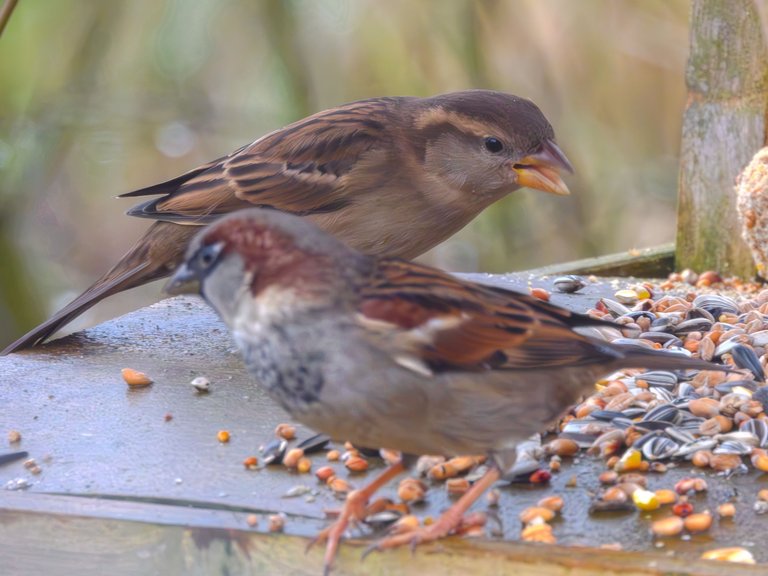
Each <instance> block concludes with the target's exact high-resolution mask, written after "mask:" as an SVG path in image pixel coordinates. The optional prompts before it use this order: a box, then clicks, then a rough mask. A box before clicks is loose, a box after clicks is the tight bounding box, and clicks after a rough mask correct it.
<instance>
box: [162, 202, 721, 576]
mask: <svg viewBox="0 0 768 576" xmlns="http://www.w3.org/2000/svg"><path fill="white" fill-rule="evenodd" d="M166 290H167V291H168V292H170V293H182V292H195V293H199V294H201V295H202V296H203V298H205V300H206V301H207V302H208V303H209V304H210V305H211V306H212V307H213V308H214V309H216V311H217V312H218V314H219V315H220V316H221V318H222V319H223V320H224V322H225V323H226V324H227V325H228V326H229V328H230V329H231V331H232V334H233V336H234V339H235V342H236V343H237V345H238V347H239V348H240V350H241V351H242V353H243V358H244V361H245V364H246V366H247V367H248V370H249V371H250V372H251V374H253V376H255V378H256V380H257V381H258V383H259V384H260V385H261V386H263V387H264V388H265V389H266V390H267V391H268V392H269V394H270V395H271V396H272V397H273V398H274V399H275V400H276V401H278V402H279V403H280V404H281V405H282V407H283V408H285V410H286V411H288V412H289V413H290V414H291V416H292V417H293V418H295V419H296V420H298V421H300V422H302V423H304V424H306V425H307V426H309V427H311V428H313V429H315V430H317V431H320V432H324V433H326V434H328V435H329V436H331V437H332V438H334V439H337V440H350V441H351V442H352V443H353V444H355V445H357V446H369V447H383V448H390V449H392V450H398V451H400V452H402V453H403V454H409V455H419V454H444V455H447V456H451V455H459V454H484V453H486V454H488V455H489V456H490V457H491V460H492V461H493V462H494V465H493V466H492V467H491V468H490V470H489V472H488V473H487V474H486V475H485V476H484V477H483V478H482V479H481V480H479V481H478V482H476V483H475V484H474V485H473V486H472V488H471V489H470V490H469V491H468V492H467V493H466V494H465V495H464V496H463V497H462V498H461V499H460V500H459V501H458V502H457V503H456V504H455V505H454V506H453V507H452V508H451V509H449V510H448V511H447V512H446V513H445V514H444V515H443V516H442V517H441V518H440V519H439V520H438V521H437V522H435V523H434V524H432V525H430V526H428V527H425V528H420V529H417V530H416V531H415V532H409V533H407V534H404V535H396V536H392V537H390V538H388V539H385V540H384V541H382V542H380V543H379V544H378V546H377V547H378V548H387V547H391V546H396V545H401V544H405V543H418V542H423V541H428V540H434V539H437V538H440V537H443V536H445V535H447V534H449V533H451V531H453V530H454V529H456V527H457V526H458V525H459V524H460V522H461V519H462V515H463V513H464V512H465V511H466V510H467V509H468V508H469V506H470V505H471V504H472V502H474V500H476V499H477V497H478V496H479V495H480V494H482V492H483V491H484V490H485V489H486V488H488V487H489V486H490V485H491V484H493V482H495V481H496V480H497V479H498V478H499V476H500V474H502V473H504V472H506V471H508V470H509V469H510V468H511V467H512V465H513V463H514V459H515V444H516V443H517V442H519V441H521V440H523V439H525V438H527V437H528V436H529V435H530V434H532V433H533V432H536V431H538V430H541V429H542V428H544V427H545V426H547V425H548V424H550V423H552V422H553V421H554V420H555V419H556V418H557V417H558V416H559V415H560V414H561V413H562V412H563V411H564V409H565V408H566V407H568V406H569V405H571V404H573V403H574V402H575V401H576V400H577V399H578V398H579V396H581V395H582V394H585V393H587V392H588V391H590V389H591V388H592V386H593V384H594V382H595V380H596V379H597V378H598V377H599V376H600V375H602V374H605V373H608V372H610V371H613V370H615V369H618V368H620V367H646V368H665V369H683V368H710V369H711V368H714V366H712V365H710V364H708V363H706V362H703V361H701V360H695V359H691V358H686V357H684V356H680V355H676V354H672V353H669V352H660V351H656V350H648V349H645V348H638V347H636V346H627V345H623V346H621V345H614V344H610V343H607V342H604V341H601V340H596V339H593V338H591V337H588V336H584V335H581V334H579V333H577V332H575V331H574V330H573V328H574V327H576V326H587V325H606V324H608V323H605V322H602V321H600V320H595V319H592V318H590V317H588V316H583V315H579V314H574V313H571V312H569V311H567V310H565V309H562V308H558V307H556V306H553V305H551V304H547V303H544V302H541V301H539V300H536V299H534V298H532V297H531V296H528V295H524V294H518V293H515V292H510V291H507V290H504V289H501V288H495V287H488V286H482V285H479V284H474V283H471V282H465V281H462V280H459V279H457V278H455V277H453V276H451V275H449V274H447V273H444V272H441V271H440V270H436V269H434V268H430V267H427V266H423V265H419V264H415V263H409V262H406V261H403V260H400V259H395V258H388V257H381V256H369V255H363V254H362V253H360V252H357V251H355V250H353V249H351V248H349V247H347V246H346V245H344V244H342V243H341V242H340V241H338V240H337V239H335V238H333V237H332V236H330V235H329V234H327V233H325V232H323V231H321V230H319V229H318V228H317V227H316V226H314V225H312V224H311V223H310V222H307V221H305V220H302V219H300V218H297V217H295V216H292V215H289V214H283V213H279V212H275V211H266V210H260V209H251V210H246V211H241V212H238V213H236V214H232V215H229V216H227V217H224V218H223V219H221V220H219V221H218V222H216V223H214V224H212V225H211V226H210V227H209V228H206V229H204V230H202V231H201V232H200V233H199V234H198V235H197V236H196V237H195V238H194V240H193V241H192V243H191V245H190V246H189V249H188V251H187V255H186V259H185V261H184V263H183V264H182V265H181V266H180V267H179V268H178V270H177V271H176V273H175V275H174V276H173V277H172V278H171V280H170V281H169V283H168V285H167V286H166ZM404 467H405V465H404V463H403V461H401V462H400V463H398V464H395V465H393V466H391V467H390V468H389V469H387V470H386V471H385V472H384V473H383V474H382V475H381V477H379V478H377V479H376V480H375V481H374V482H373V483H372V484H371V485H369V486H368V487H366V488H363V489H362V490H359V491H357V492H353V493H352V495H351V496H350V498H349V499H348V501H347V503H346V505H345V507H344V510H343V511H342V515H341V517H340V519H339V520H338V521H337V522H336V523H335V524H334V525H332V526H331V527H330V528H328V529H326V530H325V531H324V532H323V533H321V536H320V539H327V541H328V544H327V548H326V569H328V568H329V567H330V564H331V562H332V560H333V557H334V554H335V550H336V547H337V545H338V541H339V539H340V537H341V535H342V534H343V531H344V529H345V526H346V524H347V522H348V521H349V520H354V519H360V518H362V517H363V516H364V512H363V511H364V510H365V505H366V503H367V500H368V498H369V497H370V496H371V495H372V494H373V492H374V491H375V490H376V489H377V488H378V487H380V486H381V485H383V484H384V483H386V482H387V481H388V480H390V479H391V478H393V477H394V476H395V475H397V474H399V473H400V472H401V471H402V470H403V469H404Z"/></svg>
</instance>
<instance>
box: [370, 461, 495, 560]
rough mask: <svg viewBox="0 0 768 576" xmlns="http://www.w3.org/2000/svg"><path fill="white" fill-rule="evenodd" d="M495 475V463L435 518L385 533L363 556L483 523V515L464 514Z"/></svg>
mask: <svg viewBox="0 0 768 576" xmlns="http://www.w3.org/2000/svg"><path fill="white" fill-rule="evenodd" d="M499 477H500V473H499V469H498V468H496V467H495V466H494V467H492V468H490V469H489V470H488V472H486V473H485V474H484V475H483V476H482V478H480V479H479V480H478V481H477V482H475V483H474V484H473V485H472V487H471V488H470V489H469V490H467V492H466V493H464V495H463V496H462V497H461V498H459V500H458V501H457V502H456V503H455V504H454V505H453V506H451V507H450V508H449V509H448V510H446V511H445V512H444V513H443V515H442V516H440V518H438V520H437V521H436V522H434V523H433V524H430V525H429V526H420V527H419V528H416V529H415V530H410V531H408V532H403V533H400V534H393V535H391V536H387V537H386V538H383V539H381V540H379V541H378V542H376V543H375V544H373V545H372V546H370V547H368V548H367V549H366V550H365V552H363V558H365V557H366V556H368V554H370V553H371V552H373V551H374V550H387V549H389V548H398V547H400V546H410V547H411V548H412V549H415V548H416V547H417V546H418V545H420V544H424V543H426V542H434V541H436V540H440V539H441V538H445V537H446V536H448V535H450V534H456V533H460V532H462V531H465V530H467V529H468V528H470V527H471V526H476V525H477V524H479V523H483V522H484V516H479V515H469V516H465V515H466V513H467V511H468V510H469V508H470V507H471V506H472V504H474V503H475V502H476V501H477V499H478V498H480V496H482V494H483V493H484V492H485V491H486V490H487V489H489V488H490V487H491V486H493V483H494V482H496V481H497V480H498V479H499Z"/></svg>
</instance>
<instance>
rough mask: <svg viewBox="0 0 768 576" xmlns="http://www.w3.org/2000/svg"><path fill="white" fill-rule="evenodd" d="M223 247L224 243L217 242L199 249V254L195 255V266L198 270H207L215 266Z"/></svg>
mask: <svg viewBox="0 0 768 576" xmlns="http://www.w3.org/2000/svg"><path fill="white" fill-rule="evenodd" d="M223 247H224V245H223V244H221V243H216V244H210V245H208V246H203V247H202V248H200V250H198V251H197V254H196V255H195V260H194V266H195V268H197V269H198V270H206V269H207V268H210V267H211V266H213V265H214V264H215V263H216V261H217V260H218V259H219V255H220V254H221V249H222V248H223Z"/></svg>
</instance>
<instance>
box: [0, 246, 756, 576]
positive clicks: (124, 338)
mask: <svg viewBox="0 0 768 576" xmlns="http://www.w3.org/2000/svg"><path fill="white" fill-rule="evenodd" d="M660 252H661V253H662V254H669V253H671V252H670V249H667V250H666V251H665V250H661V251H660ZM648 255H649V254H645V255H642V254H641V255H638V254H633V255H630V256H627V255H625V256H624V257H619V258H616V257H614V258H613V260H614V264H615V265H619V264H621V262H620V261H624V264H621V265H622V266H623V268H622V271H623V272H627V271H630V272H631V271H633V270H634V271H639V272H643V271H645V270H648V267H647V263H644V264H643V265H642V266H641V267H639V268H638V267H636V266H635V265H634V264H632V263H631V261H634V262H635V264H636V263H637V261H638V259H642V257H643V256H648ZM662 257H664V256H662ZM658 258H659V256H658V255H657V256H654V257H652V258H650V260H651V261H653V262H656V261H657V260H658ZM577 268H578V266H577ZM608 269H610V268H608ZM561 270H562V268H561ZM470 278H471V279H475V280H481V281H486V282H494V283H499V284H502V285H504V286H507V287H510V288H513V289H518V290H521V291H527V289H528V287H529V286H530V285H533V286H541V287H544V288H547V289H550V290H551V288H552V280H553V276H545V275H542V274H541V273H539V272H536V273H516V274H510V275H504V276H491V275H470ZM617 281H618V282H620V283H622V284H626V283H627V280H626V279H620V280H616V279H611V278H601V279H599V280H598V281H596V282H592V283H589V284H588V285H587V286H586V287H585V288H584V289H583V290H582V291H580V292H579V293H577V294H572V295H566V294H558V293H553V297H552V301H553V302H554V303H556V304H559V305H563V306H566V307H569V308H571V309H574V310H578V311H584V310H586V309H587V308H589V307H591V306H593V305H594V303H595V302H596V301H597V300H598V299H599V298H600V297H602V296H611V295H612V294H613V293H614V292H615V290H616V282H617ZM124 367H131V368H135V369H137V370H141V371H143V372H145V373H147V374H149V375H150V376H151V377H152V378H153V379H154V383H153V384H152V385H151V386H148V387H146V388H141V389H129V388H128V387H127V386H126V384H125V382H124V381H123V379H122V377H121V373H120V371H121V369H122V368H124ZM0 375H2V380H0V396H1V397H2V410H1V411H0V423H1V424H2V425H1V426H0V431H1V432H2V434H3V439H2V449H0V454H2V453H6V452H11V451H17V450H24V451H27V452H28V453H29V457H31V458H34V459H35V460H36V462H37V463H38V465H39V466H40V468H41V472H40V473H39V474H32V473H31V472H30V471H29V470H28V469H27V468H25V467H24V465H23V460H18V461H16V462H12V463H6V464H3V465H0V486H5V487H6V489H4V490H0V573H2V574H39V573H46V574H83V575H87V574H103V573H107V572H108V573H109V574H113V575H115V574H175V573H185V574H186V573H189V574H213V573H217V574H218V573H221V574H248V573H251V574H320V573H321V566H322V550H321V549H320V548H317V549H313V550H311V551H309V552H308V553H306V554H305V547H306V545H307V543H308V542H309V541H310V539H311V537H312V536H313V535H314V534H316V533H317V531H318V530H319V529H321V528H322V527H323V526H325V525H326V522H327V521H326V519H325V515H324V509H327V508H334V507H338V506H339V505H340V503H341V502H340V500H338V498H336V497H335V496H334V495H333V494H332V493H331V491H330V490H329V489H327V488H326V487H325V486H323V485H321V484H320V483H319V482H318V481H317V480H316V479H315V477H314V475H313V474H311V473H310V474H303V475H299V474H295V473H292V472H289V471H287V470H286V469H285V468H284V467H282V466H269V467H265V468H263V469H259V470H246V469H245V468H244V466H243V460H244V459H245V458H246V457H248V456H250V455H256V456H260V455H259V452H258V447H259V446H260V445H261V444H264V443H266V442H268V441H270V440H271V439H272V438H273V437H274V436H273V434H274V429H275V426H276V425H277V424H278V423H281V422H285V421H289V418H288V417H287V416H286V415H285V413H284V412H283V411H282V410H281V409H280V408H279V407H278V406H277V405H276V404H274V403H273V402H272V401H271V400H270V399H269V398H268V397H267V396H266V395H265V394H264V393H263V392H262V391H261V390H260V389H259V388H258V387H257V386H256V385H255V383H254V382H253V381H252V380H251V378H250V377H248V376H247V374H246V373H245V370H244V368H243V366H242V363H241V361H240V359H239V357H238V354H237V353H236V352H235V351H234V350H233V346H232V342H231V340H230V337H229V334H228V333H227V330H226V328H225V327H224V325H223V324H221V323H220V322H219V320H218V319H217V318H216V317H215V316H214V314H213V313H212V311H211V310H210V309H209V308H208V307H207V306H205V305H204V304H203V303H202V302H201V301H200V300H198V299H195V298H175V299H170V300H164V301H162V302H160V303H158V304H156V305H154V306H150V307H149V308H146V309H142V310H139V311H136V312H133V313H131V314H128V315H126V316H123V317H121V318H117V319H115V320H112V321H110V322H106V323H104V324H102V325H100V326H97V327H94V328H91V329H89V330H85V331H83V332H80V333H77V334H73V335H70V336H68V337H65V338H62V339H60V340H56V341H54V342H52V343H49V344H46V345H44V346H41V347H38V348H35V349H32V350H28V351H25V352H22V353H18V354H13V355H10V356H6V357H3V358H0ZM200 375H204V376H206V377H207V378H208V379H209V380H210V382H211V386H210V392H209V393H205V394H200V393H198V392H197V391H196V390H195V389H194V388H193V387H192V386H190V381H191V380H192V379H193V378H194V377H196V376H200ZM9 430H17V431H19V432H20V433H21V441H20V442H19V443H15V444H13V445H9V444H8V441H7V440H6V438H5V436H6V434H7V432H8V431H9ZM219 430H228V431H229V432H230V434H231V439H230V441H229V442H227V443H222V442H219V440H218V439H217V433H218V431H219ZM310 434H311V431H309V430H306V429H302V428H301V427H299V430H298V436H299V438H300V439H301V438H305V437H308V436H309V435H310ZM313 461H314V466H315V467H318V466H321V465H324V464H325V463H326V462H325V458H324V456H323V455H316V456H313ZM372 462H373V469H374V470H376V469H377V468H379V467H380V466H382V464H381V463H380V462H379V463H376V462H377V460H376V459H372ZM335 466H337V467H338V473H339V475H341V476H342V477H345V478H348V479H349V480H350V481H351V482H352V483H353V484H354V485H356V486H361V485H363V484H364V483H365V482H366V481H367V476H368V475H370V471H369V472H368V474H363V475H353V474H351V473H348V472H347V471H346V470H345V469H344V467H343V465H342V464H341V463H336V464H335ZM602 470H604V463H603V461H602V460H600V459H596V458H592V457H588V456H580V457H578V458H576V459H565V460H564V463H563V468H562V470H561V471H560V472H559V473H556V474H554V475H553V478H552V481H551V482H550V483H549V484H546V485H530V484H511V485H508V486H502V487H501V498H500V502H499V507H498V508H497V509H495V511H494V512H493V514H494V515H495V519H492V520H491V521H490V522H489V527H494V531H495V532H496V533H497V536H495V537H492V538H491V537H485V538H472V539H462V538H448V539H446V540H444V541H442V542H440V543H437V544H430V545H426V546H423V547H420V548H419V549H418V550H417V551H416V552H415V553H413V554H412V553H411V551H410V550H407V549H402V550H395V551H388V552H385V553H373V554H371V555H369V556H368V557H367V558H366V559H365V560H364V561H361V559H360V556H361V553H362V551H363V550H364V549H365V546H366V545H368V544H369V543H370V542H371V538H372V537H375V535H372V534H371V533H369V532H361V531H358V532H355V533H356V534H357V535H359V537H360V538H359V539H353V540H351V541H348V542H345V543H344V544H343V545H342V546H341V551H340V555H339V558H338V560H337V563H336V569H335V572H334V573H335V574H431V573H440V574H467V573H482V574H500V573H515V571H519V573H525V574H540V575H560V574H563V575H564V574H568V575H581V574H606V575H608V574H617V575H618V574H621V575H622V576H630V575H635V574H637V575H656V574H672V573H674V574H712V575H715V574H722V573H723V571H724V570H728V572H729V573H731V574H745V575H746V574H764V573H765V570H766V567H765V566H760V565H759V564H758V565H757V566H750V565H741V564H728V565H723V564H722V563H719V562H713V561H704V560H700V559H699V557H700V555H701V553H702V552H703V551H704V550H708V549H712V548H718V547H725V546H745V547H747V548H748V549H750V551H751V552H752V553H753V555H754V556H755V558H756V559H757V561H758V562H759V563H766V562H768V549H766V548H765V546H763V545H762V540H763V535H764V534H765V533H766V528H768V516H760V515H757V514H755V513H754V512H753V511H752V509H751V506H752V502H753V501H754V495H755V493H756V492H757V490H758V489H759V488H760V487H761V486H762V485H763V484H765V485H766V486H768V481H766V480H765V479H764V478H763V477H762V476H761V475H759V474H758V473H757V472H755V471H754V470H752V471H751V472H750V473H749V474H745V475H737V476H732V477H731V478H726V477H723V476H715V475H713V474H710V473H704V472H701V471H698V470H697V471H695V472H692V470H691V469H690V468H689V467H688V466H687V465H682V466H680V467H678V468H670V469H669V471H668V472H667V473H665V474H659V475H652V474H650V475H649V476H648V478H649V488H650V489H655V488H660V487H671V486H672V485H673V484H674V482H675V481H676V480H677V479H679V478H682V477H684V476H686V475H690V474H691V473H695V474H704V475H705V476H706V478H707V481H708V483H709V486H710V489H709V491H708V492H707V493H706V494H704V495H701V496H697V497H696V498H697V508H698V507H701V508H702V509H703V508H705V507H708V508H709V509H710V510H714V509H715V508H716V505H717V503H719V502H721V501H722V499H723V498H724V497H726V498H728V499H731V500H733V501H735V502H736V506H737V515H736V518H735V519H734V520H729V521H720V522H718V521H717V520H716V521H715V524H714V526H713V528H712V529H711V530H710V531H709V532H708V533H706V534H703V535H694V536H692V537H690V539H689V540H681V539H680V538H676V539H667V540H662V541H659V540H655V539H654V537H653V536H651V534H650V533H649V530H648V526H649V524H650V522H649V519H650V518H652V517H654V515H656V514H657V513H656V512H654V513H639V512H632V513H623V514H609V515H601V516H599V517H595V516H590V514H589V513H588V508H589V505H590V502H591V501H592V498H593V496H594V493H595V492H597V491H598V489H599V482H598V479H597V476H598V474H599V472H600V471H602ZM574 478H575V485H574V486H572V487H568V486H567V485H570V484H572V483H574V480H573V479H574ZM19 482H21V483H22V485H24V486H26V487H25V488H22V489H16V490H11V489H9V488H11V487H13V486H16V487H18V485H19V484H18V483H19ZM302 485H303V486H306V487H307V488H308V489H309V490H310V491H309V492H307V493H305V494H301V495H299V496H295V497H285V495H286V494H287V493H288V492H289V491H290V490H291V489H294V492H296V490H295V488H296V487H297V486H302ZM394 491H395V485H391V486H389V487H387V488H386V489H385V490H383V491H382V495H385V496H387V495H388V496H392V497H394ZM299 492H300V490H299ZM551 494H559V495H561V496H563V497H564V498H565V507H564V510H563V513H562V516H561V518H560V519H559V520H557V521H555V522H554V524H553V526H554V533H555V535H556V537H557V540H558V544H557V545H539V544H527V543H521V542H519V541H518V540H519V534H520V521H519V519H518V514H519V513H520V511H521V510H522V509H523V508H525V507H528V506H531V505H534V504H535V503H536V502H537V501H538V500H539V499H541V498H542V497H544V496H546V495H551ZM450 501H451V500H450V497H449V496H448V495H447V494H446V492H445V490H444V489H443V487H442V486H435V487H433V488H431V489H430V490H429V492H428V499H427V501H426V502H425V503H424V504H423V505H418V506H416V507H415V510H414V512H415V513H416V514H417V515H419V516H433V517H435V516H437V515H438V514H439V513H440V512H441V511H442V510H444V509H445V508H446V507H447V506H448V505H449V504H450ZM476 506H477V508H478V509H484V508H485V507H486V504H485V502H480V503H478V504H477V505H476ZM275 513H283V514H285V516H286V522H285V532H284V533H282V534H275V533H270V532H269V531H268V529H267V517H268V516H269V515H270V514H275ZM251 515H255V516H256V517H257V519H258V523H257V524H256V525H255V526H251V525H249V523H248V517H249V516H251ZM617 543H618V544H620V545H621V546H622V548H623V550H621V551H616V550H608V549H600V546H603V545H609V544H617Z"/></svg>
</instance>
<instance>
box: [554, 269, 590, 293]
mask: <svg viewBox="0 0 768 576" xmlns="http://www.w3.org/2000/svg"><path fill="white" fill-rule="evenodd" d="M553 284H554V285H555V290H557V291H558V292H565V293H566V294H571V293H573V292H578V291H579V290H581V289H582V288H584V286H586V283H585V282H584V279H583V278H581V276H576V275H575V274H569V275H567V276H560V277H558V278H555V280H554V282H553Z"/></svg>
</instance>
